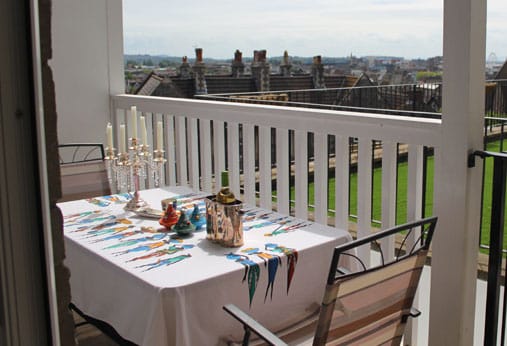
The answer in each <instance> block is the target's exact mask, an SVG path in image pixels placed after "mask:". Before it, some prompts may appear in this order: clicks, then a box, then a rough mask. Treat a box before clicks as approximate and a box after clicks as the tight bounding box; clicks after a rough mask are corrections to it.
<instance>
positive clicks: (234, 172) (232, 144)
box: [227, 121, 240, 196]
mask: <svg viewBox="0 0 507 346" xmlns="http://www.w3.org/2000/svg"><path fill="white" fill-rule="evenodd" d="M227 153H228V155H227V161H228V162H227V166H228V167H229V186H230V189H231V190H232V192H233V193H234V195H235V196H239V195H240V190H239V127H238V124H237V123H235V122H232V121H230V122H228V123H227Z"/></svg>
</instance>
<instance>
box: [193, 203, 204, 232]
mask: <svg viewBox="0 0 507 346" xmlns="http://www.w3.org/2000/svg"><path fill="white" fill-rule="evenodd" d="M190 222H192V224H193V225H194V226H195V229H201V227H202V226H204V225H205V224H206V217H204V216H203V215H201V213H200V212H199V206H198V205H197V204H194V210H193V211H192V214H191V215H190Z"/></svg>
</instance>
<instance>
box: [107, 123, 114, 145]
mask: <svg viewBox="0 0 507 346" xmlns="http://www.w3.org/2000/svg"><path fill="white" fill-rule="evenodd" d="M106 134H107V147H108V148H109V149H113V125H111V123H107V127H106Z"/></svg>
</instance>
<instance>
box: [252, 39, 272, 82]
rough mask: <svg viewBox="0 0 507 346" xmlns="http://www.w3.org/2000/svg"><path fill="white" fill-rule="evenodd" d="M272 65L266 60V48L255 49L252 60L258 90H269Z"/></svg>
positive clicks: (253, 74)
mask: <svg viewBox="0 0 507 346" xmlns="http://www.w3.org/2000/svg"><path fill="white" fill-rule="evenodd" d="M269 75H270V66H269V63H268V62H267V61H266V50H265V49H263V50H260V51H258V50H254V60H253V62H252V76H253V78H254V80H255V85H256V87H257V91H269Z"/></svg>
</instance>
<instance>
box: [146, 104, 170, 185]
mask: <svg viewBox="0 0 507 346" xmlns="http://www.w3.org/2000/svg"><path fill="white" fill-rule="evenodd" d="M144 116H145V120H146V143H147V144H148V148H149V150H150V152H151V153H152V155H153V154H154V151H155V150H156V149H157V144H156V143H155V140H154V139H155V138H156V134H155V132H154V131H156V128H157V125H156V124H157V120H162V114H153V113H145V114H144ZM164 158H165V159H166V160H167V153H165V155H164ZM165 170H166V167H165V166H164V167H163V169H162V174H161V176H160V177H159V186H165V185H166V174H165ZM150 186H151V187H157V186H155V181H154V180H153V179H152V181H151V184H150Z"/></svg>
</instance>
